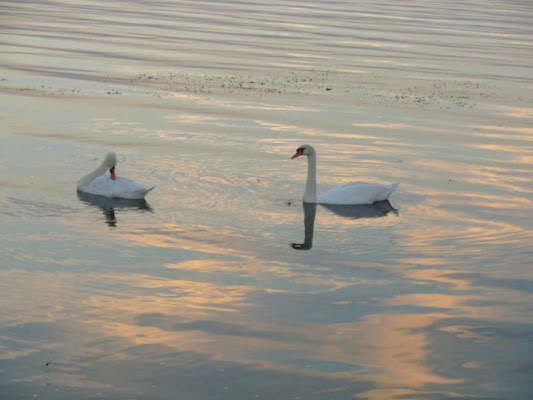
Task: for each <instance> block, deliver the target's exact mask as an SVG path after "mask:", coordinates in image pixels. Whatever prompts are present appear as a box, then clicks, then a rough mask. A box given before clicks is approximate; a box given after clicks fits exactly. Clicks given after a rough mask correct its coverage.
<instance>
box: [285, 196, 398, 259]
mask: <svg viewBox="0 0 533 400" xmlns="http://www.w3.org/2000/svg"><path fill="white" fill-rule="evenodd" d="M321 206H323V207H325V208H327V209H328V210H329V211H331V212H332V213H334V214H337V215H338V216H341V217H344V218H349V219H359V218H379V217H384V216H385V215H387V214H388V213H389V212H391V211H392V212H393V213H394V214H396V215H398V210H396V209H395V208H394V207H393V206H392V205H391V204H390V203H389V201H388V200H384V201H378V202H376V203H373V204H359V205H351V206H349V205H333V204H321ZM316 207H317V205H316V203H303V209H304V227H305V236H304V242H303V243H292V245H291V246H292V248H293V249H296V250H311V248H312V247H313V232H314V228H315V216H316Z"/></svg>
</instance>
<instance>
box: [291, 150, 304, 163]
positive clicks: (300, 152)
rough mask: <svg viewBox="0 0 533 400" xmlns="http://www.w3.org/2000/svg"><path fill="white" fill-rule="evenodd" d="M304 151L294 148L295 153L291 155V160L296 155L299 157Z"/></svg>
mask: <svg viewBox="0 0 533 400" xmlns="http://www.w3.org/2000/svg"><path fill="white" fill-rule="evenodd" d="M303 153H304V151H303V150H300V149H298V150H296V154H295V155H293V156H292V157H291V160H294V159H295V158H296V157H300V156H301V155H302V154H303Z"/></svg>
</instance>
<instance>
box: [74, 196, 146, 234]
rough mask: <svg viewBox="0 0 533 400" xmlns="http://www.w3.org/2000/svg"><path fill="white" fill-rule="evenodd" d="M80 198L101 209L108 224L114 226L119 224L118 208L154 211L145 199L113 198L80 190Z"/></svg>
mask: <svg viewBox="0 0 533 400" xmlns="http://www.w3.org/2000/svg"><path fill="white" fill-rule="evenodd" d="M78 199H80V201H82V202H83V203H85V204H89V205H91V206H95V207H98V208H99V209H101V210H102V211H103V213H104V216H105V218H106V224H108V225H109V226H112V227H115V226H117V219H116V217H115V210H116V209H119V210H127V209H130V210H143V211H149V212H152V211H153V210H152V207H150V205H149V204H148V203H147V202H146V200H145V199H113V198H109V197H103V196H97V195H95V194H90V193H83V192H78Z"/></svg>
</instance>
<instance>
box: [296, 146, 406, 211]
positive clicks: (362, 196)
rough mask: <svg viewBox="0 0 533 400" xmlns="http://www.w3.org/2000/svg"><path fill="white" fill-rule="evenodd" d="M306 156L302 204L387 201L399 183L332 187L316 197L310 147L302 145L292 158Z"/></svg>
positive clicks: (365, 183) (314, 168)
mask: <svg viewBox="0 0 533 400" xmlns="http://www.w3.org/2000/svg"><path fill="white" fill-rule="evenodd" d="M302 155H304V156H307V182H306V184H305V193H304V199H303V200H304V202H305V203H319V204H339V205H354V204H372V203H375V202H377V201H383V200H387V199H388V198H389V196H390V195H391V193H392V192H394V190H396V188H397V187H398V185H399V183H393V184H391V185H380V184H378V183H367V182H350V183H345V184H344V185H340V186H337V187H334V188H333V189H330V190H328V191H327V192H326V193H323V194H321V195H320V196H317V195H316V152H315V149H314V148H313V147H312V146H310V145H302V146H300V148H299V149H298V150H297V151H296V154H295V155H294V156H292V158H296V157H299V156H302Z"/></svg>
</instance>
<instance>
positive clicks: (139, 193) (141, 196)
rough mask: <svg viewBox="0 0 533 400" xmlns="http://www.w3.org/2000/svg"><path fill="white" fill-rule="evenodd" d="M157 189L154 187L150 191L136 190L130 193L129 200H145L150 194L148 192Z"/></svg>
mask: <svg viewBox="0 0 533 400" xmlns="http://www.w3.org/2000/svg"><path fill="white" fill-rule="evenodd" d="M154 188H155V186H152V187H151V188H148V189H144V188H142V189H139V190H135V191H133V192H131V193H128V198H129V199H144V196H146V195H147V194H148V192H150V191H151V190H153V189H154Z"/></svg>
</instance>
